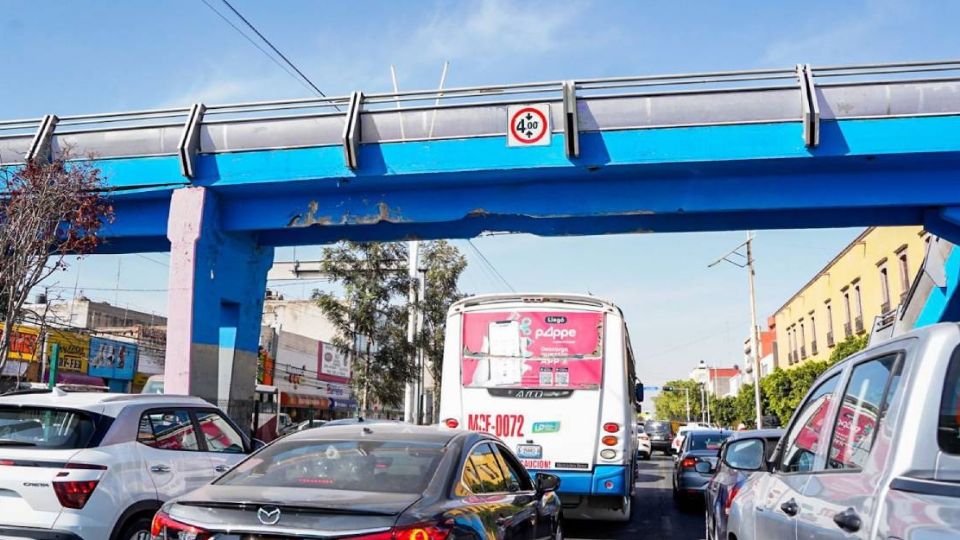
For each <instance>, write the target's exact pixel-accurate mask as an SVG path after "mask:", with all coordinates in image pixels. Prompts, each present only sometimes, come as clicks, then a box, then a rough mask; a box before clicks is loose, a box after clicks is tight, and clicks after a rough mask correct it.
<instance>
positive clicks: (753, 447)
mask: <svg viewBox="0 0 960 540" xmlns="http://www.w3.org/2000/svg"><path fill="white" fill-rule="evenodd" d="M763 442H764V441H763V439H740V440H737V441H733V442H731V443H728V444H727V446H726V449H725V450H724V452H723V463H724V465H726V466H727V467H730V468H731V469H737V470H741V471H760V470H766V463H765V462H764V444H763Z"/></svg>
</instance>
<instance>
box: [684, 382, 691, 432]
mask: <svg viewBox="0 0 960 540" xmlns="http://www.w3.org/2000/svg"><path fill="white" fill-rule="evenodd" d="M683 393H684V394H685V395H686V396H687V423H688V424H689V423H690V389H689V388H687V387H684V388H683Z"/></svg>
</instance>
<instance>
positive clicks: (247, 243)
mask: <svg viewBox="0 0 960 540" xmlns="http://www.w3.org/2000/svg"><path fill="white" fill-rule="evenodd" d="M167 236H168V238H169V240H170V249H171V250H170V287H169V288H170V293H169V294H170V296H169V319H168V323H167V352H166V365H165V371H164V379H165V392H166V393H168V394H189V395H194V396H200V397H202V398H204V399H206V400H207V401H210V402H211V403H215V404H217V405H218V406H220V407H221V408H223V409H224V410H226V411H227V412H228V414H229V415H230V416H231V418H233V419H234V420H235V421H236V422H237V423H238V424H239V425H241V426H243V427H247V426H249V425H250V418H251V414H252V411H253V396H254V385H255V384H256V374H257V345H258V340H259V335H260V320H261V314H262V311H263V296H264V290H265V288H266V280H267V271H268V270H269V269H270V266H271V264H272V263H273V248H270V247H262V246H260V245H258V244H257V242H256V239H255V237H254V235H252V234H239V233H225V232H224V231H223V230H222V228H221V226H220V204H219V201H218V199H217V195H216V194H214V193H213V192H212V191H210V190H209V189H207V188H203V187H189V188H181V189H178V190H176V191H175V192H174V193H173V197H172V199H171V203H170V216H169V223H168V228H167Z"/></svg>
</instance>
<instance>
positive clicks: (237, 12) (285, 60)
mask: <svg viewBox="0 0 960 540" xmlns="http://www.w3.org/2000/svg"><path fill="white" fill-rule="evenodd" d="M221 1H222V2H223V4H224V5H225V6H227V7H228V8H230V11H232V12H233V14H234V15H236V16H237V17H239V18H240V20H241V21H243V23H244V24H246V25H247V26H248V27H249V28H250V29H251V30H253V32H254V33H255V34H257V37H259V38H260V39H261V40H263V42H264V43H266V44H267V46H268V47H270V49H272V50H273V52H275V53H277V56H279V57H280V58H282V59H283V61H284V62H286V63H287V65H288V66H290V67H291V68H293V70H294V71H296V72H297V74H298V75H300V77H302V78H303V80H304V81H306V82H307V84H309V85H310V87H311V88H313V89H314V91H316V92H317V94H319V95H320V97H327V95H326V94H324V93H323V91H322V90H320V89H319V88H317V85H315V84H313V81H311V80H310V78H309V77H307V76H306V75H304V74H303V72H302V71H300V68H298V67H297V66H295V65H294V64H293V62H291V61H290V59H289V58H287V57H286V56H285V55H284V54H283V53H282V52H280V49H278V48H276V47H275V46H274V45H273V43H270V40H269V39H267V38H266V37H264V35H263V34H261V33H260V31H259V30H257V27H255V26H254V25H253V24H252V23H251V22H250V21H248V20H247V19H246V17H244V16H243V15H241V14H240V12H239V11H237V9H236V8H235V7H233V6H232V5H231V4H230V2H228V1H227V0H221Z"/></svg>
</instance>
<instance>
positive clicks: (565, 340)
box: [461, 311, 603, 389]
mask: <svg viewBox="0 0 960 540" xmlns="http://www.w3.org/2000/svg"><path fill="white" fill-rule="evenodd" d="M462 338H463V341H462V355H463V356H462V369H461V375H462V383H463V386H464V387H466V388H541V389H553V388H561V389H596V388H599V387H600V381H601V380H602V378H603V313H601V312H591V311H564V312H559V311H501V312H475V313H465V314H464V316H463V336H462Z"/></svg>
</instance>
